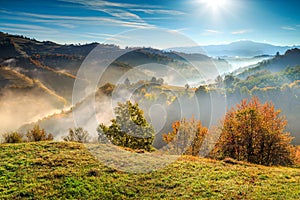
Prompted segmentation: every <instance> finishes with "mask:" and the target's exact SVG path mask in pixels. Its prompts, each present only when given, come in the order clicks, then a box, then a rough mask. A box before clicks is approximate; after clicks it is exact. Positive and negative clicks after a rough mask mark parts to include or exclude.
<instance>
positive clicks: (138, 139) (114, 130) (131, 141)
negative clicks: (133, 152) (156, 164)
mask: <svg viewBox="0 0 300 200" xmlns="http://www.w3.org/2000/svg"><path fill="white" fill-rule="evenodd" d="M143 114H144V113H143V111H142V110H141V109H140V108H139V107H138V104H132V103H131V102H130V101H127V102H125V103H118V106H117V107H116V108H115V115H116V118H115V119H112V120H111V122H112V124H111V125H110V126H109V127H107V126H105V125H104V124H100V125H99V127H98V129H97V131H98V134H99V139H98V140H99V142H107V141H106V140H109V141H110V142H111V143H113V144H114V145H118V146H123V147H129V148H132V149H145V150H147V151H150V150H151V149H152V142H153V139H154V129H153V127H152V126H151V125H150V124H148V123H147V121H146V119H145V117H144V115H143Z"/></svg>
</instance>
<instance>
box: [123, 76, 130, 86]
mask: <svg viewBox="0 0 300 200" xmlns="http://www.w3.org/2000/svg"><path fill="white" fill-rule="evenodd" d="M124 84H125V85H126V86H127V87H129V86H130V84H131V83H130V80H129V78H128V77H127V78H126V79H125V81H124Z"/></svg>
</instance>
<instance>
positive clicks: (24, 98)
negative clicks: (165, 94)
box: [0, 32, 230, 132]
mask: <svg viewBox="0 0 300 200" xmlns="http://www.w3.org/2000/svg"><path fill="white" fill-rule="evenodd" d="M96 47H97V53H99V54H100V55H102V54H105V55H108V56H111V55H112V54H114V53H115V52H117V53H116V54H118V53H120V54H121V56H120V57H117V59H116V60H114V61H113V62H112V63H108V64H109V66H108V67H107V68H105V67H106V66H104V65H103V63H102V61H103V62H105V61H106V60H107V58H106V59H105V58H104V60H99V59H98V60H96V61H97V62H96V63H95V62H93V63H88V62H86V63H84V62H83V61H84V60H85V58H86V56H87V55H89V53H90V52H91V51H92V50H93V49H95V48H96ZM96 56H97V55H96ZM100 57H101V56H100ZM96 58H98V57H96ZM189 61H192V62H193V63H190V62H189ZM82 64H83V65H85V66H87V65H89V64H90V65H89V66H93V67H92V68H91V69H90V71H88V72H87V73H85V75H86V74H89V75H91V76H93V75H94V74H95V71H101V70H105V72H104V73H103V74H102V76H101V79H100V80H99V82H98V84H99V86H101V85H104V84H105V83H107V82H111V83H113V84H116V83H117V82H119V83H120V82H121V83H122V82H123V81H124V80H125V78H126V77H124V76H123V75H124V74H126V76H130V77H129V78H130V81H131V82H137V81H139V80H149V79H151V77H152V76H156V77H159V78H164V79H165V82H168V83H169V84H174V82H175V83H176V85H180V86H183V85H185V84H186V82H187V80H188V81H189V82H191V83H194V84H196V85H198V84H199V83H200V82H201V77H200V75H201V74H200V72H201V70H202V71H211V73H210V74H208V75H207V76H210V78H211V79H213V78H214V76H215V74H216V73H215V71H216V70H210V69H211V68H213V69H215V68H216V67H215V64H216V65H218V66H219V68H220V69H221V70H222V71H226V70H228V69H229V68H230V65H229V64H228V63H227V62H226V61H225V60H221V59H213V58H210V57H208V56H205V55H201V54H195V55H188V54H182V53H181V54H179V53H175V52H165V51H161V50H158V49H153V48H128V49H120V48H119V47H118V46H115V45H109V44H98V43H91V44H84V45H72V44H71V45H61V44H56V43H54V42H50V41H37V40H35V39H31V38H28V37H24V36H19V35H10V34H6V33H2V32H0V106H1V108H3V109H1V110H0V119H1V120H5V122H6V123H2V124H1V125H0V132H5V131H11V130H15V129H17V128H18V127H20V126H21V125H23V124H25V123H30V122H33V121H37V120H38V119H40V118H43V117H45V116H48V115H51V114H53V113H54V112H58V111H59V110H63V109H66V108H69V107H70V106H74V105H72V104H76V103H79V102H72V94H73V86H74V83H75V80H76V79H77V72H78V70H79V68H80V66H82ZM195 66H196V67H195ZM132 69H137V70H132ZM131 70H132V72H131V73H127V72H129V71H131ZM182 77H184V78H182ZM97 78H98V77H97ZM122 79H124V80H122ZM89 80H90V79H89ZM89 80H86V79H84V80H82V81H83V82H84V83H85V84H88V83H89ZM88 95H89V94H85V96H82V98H85V97H86V96H88ZM16 100H18V101H16ZM73 100H74V99H73ZM24 105H26V106H24ZM37 105H38V107H37ZM41 108H42V109H41ZM13 119H18V120H13ZM15 121H17V123H16V122H15Z"/></svg>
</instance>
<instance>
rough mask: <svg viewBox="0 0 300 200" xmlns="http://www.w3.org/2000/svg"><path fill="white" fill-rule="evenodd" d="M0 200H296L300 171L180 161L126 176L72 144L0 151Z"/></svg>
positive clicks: (28, 145) (20, 146)
mask: <svg viewBox="0 0 300 200" xmlns="http://www.w3.org/2000/svg"><path fill="white" fill-rule="evenodd" d="M0 158H1V161H0V199H161V198H164V199H300V168H287V167H265V166H259V165H252V164H248V163H238V164H229V163H225V162H223V161H215V160H210V159H204V158H196V157H190V156H183V157H181V158H180V159H178V160H177V161H176V162H174V163H173V164H171V165H169V166H168V167H165V168H163V169H160V170H157V171H154V172H151V173H146V174H130V173H125V172H120V171H118V170H115V169H111V168H109V167H106V166H105V165H103V164H101V163H100V162H99V161H97V160H96V159H95V158H94V157H93V156H92V155H91V154H90V152H89V151H87V150H86V148H85V146H84V145H82V144H79V143H72V142H69V143H67V142H37V143H20V144H1V145H0Z"/></svg>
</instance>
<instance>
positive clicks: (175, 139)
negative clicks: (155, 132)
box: [163, 117, 208, 156]
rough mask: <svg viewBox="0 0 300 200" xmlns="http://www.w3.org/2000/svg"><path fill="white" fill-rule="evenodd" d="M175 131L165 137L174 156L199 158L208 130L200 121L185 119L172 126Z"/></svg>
mask: <svg viewBox="0 0 300 200" xmlns="http://www.w3.org/2000/svg"><path fill="white" fill-rule="evenodd" d="M172 128H173V131H172V132H169V133H168V134H164V135H163V139H164V141H165V142H166V143H167V144H168V150H169V151H170V153H172V154H187V155H193V156H198V155H199V153H200V150H201V146H202V144H203V141H204V138H205V137H206V136H207V134H208V129H207V128H206V127H203V126H202V124H201V122H200V121H199V120H196V119H195V118H194V117H192V118H191V119H190V120H187V119H185V118H183V119H182V120H180V121H175V122H174V123H173V124H172Z"/></svg>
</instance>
